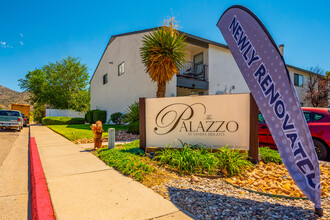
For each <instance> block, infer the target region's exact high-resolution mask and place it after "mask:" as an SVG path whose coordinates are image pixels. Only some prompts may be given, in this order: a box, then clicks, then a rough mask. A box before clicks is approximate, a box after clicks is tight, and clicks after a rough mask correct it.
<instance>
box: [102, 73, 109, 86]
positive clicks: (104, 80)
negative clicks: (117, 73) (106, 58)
mask: <svg viewBox="0 0 330 220" xmlns="http://www.w3.org/2000/svg"><path fill="white" fill-rule="evenodd" d="M102 81H103V85H105V84H107V83H108V82H109V80H108V73H106V74H104V75H103V77H102Z"/></svg>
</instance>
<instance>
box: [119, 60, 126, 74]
mask: <svg viewBox="0 0 330 220" xmlns="http://www.w3.org/2000/svg"><path fill="white" fill-rule="evenodd" d="M124 73H125V62H122V63H121V64H119V65H118V76H120V75H123V74H124Z"/></svg>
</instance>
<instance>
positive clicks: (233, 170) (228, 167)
mask: <svg viewBox="0 0 330 220" xmlns="http://www.w3.org/2000/svg"><path fill="white" fill-rule="evenodd" d="M216 155H217V157H218V159H219V168H220V169H221V170H222V172H223V173H225V174H226V175H228V176H235V175H240V174H241V173H242V172H243V171H244V170H245V169H246V168H249V167H252V166H253V165H252V163H251V162H250V161H248V160H247V159H248V158H247V157H246V156H245V155H244V154H241V153H240V152H239V151H238V150H234V149H229V148H228V146H225V147H223V148H221V149H220V151H219V152H218V153H216Z"/></svg>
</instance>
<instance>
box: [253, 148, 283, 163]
mask: <svg viewBox="0 0 330 220" xmlns="http://www.w3.org/2000/svg"><path fill="white" fill-rule="evenodd" d="M259 153H260V155H261V160H262V161H263V162H264V163H270V162H273V163H276V164H282V163H283V162H282V159H281V156H280V154H279V153H278V152H277V151H276V150H272V149H270V148H269V147H260V148H259Z"/></svg>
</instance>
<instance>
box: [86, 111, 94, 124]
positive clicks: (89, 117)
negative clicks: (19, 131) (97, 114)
mask: <svg viewBox="0 0 330 220" xmlns="http://www.w3.org/2000/svg"><path fill="white" fill-rule="evenodd" d="M94 111H95V110H89V111H88V112H86V114H85V121H86V122H88V123H90V124H93V112H94Z"/></svg>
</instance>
